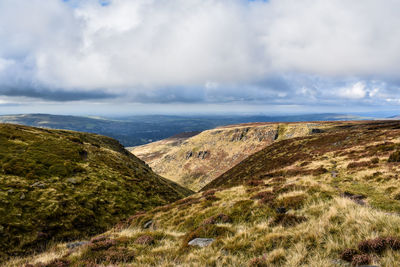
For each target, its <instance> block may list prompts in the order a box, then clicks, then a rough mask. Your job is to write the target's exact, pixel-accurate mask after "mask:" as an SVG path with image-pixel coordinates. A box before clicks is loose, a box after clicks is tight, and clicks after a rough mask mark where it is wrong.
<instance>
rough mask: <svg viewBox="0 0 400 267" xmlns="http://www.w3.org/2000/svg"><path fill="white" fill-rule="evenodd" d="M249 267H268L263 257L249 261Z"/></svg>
mask: <svg viewBox="0 0 400 267" xmlns="http://www.w3.org/2000/svg"><path fill="white" fill-rule="evenodd" d="M249 267H268V264H267V261H266V259H265V257H259V258H254V259H251V260H250V262H249Z"/></svg>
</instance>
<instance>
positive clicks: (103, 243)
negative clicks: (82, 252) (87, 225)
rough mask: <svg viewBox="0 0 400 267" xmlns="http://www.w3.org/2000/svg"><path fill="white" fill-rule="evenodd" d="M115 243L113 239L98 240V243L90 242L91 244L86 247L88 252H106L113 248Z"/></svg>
mask: <svg viewBox="0 0 400 267" xmlns="http://www.w3.org/2000/svg"><path fill="white" fill-rule="evenodd" d="M116 244H117V242H116V241H115V240H113V239H107V240H100V241H95V242H93V241H91V243H90V244H89V245H88V248H89V250H91V251H101V250H107V249H109V248H110V247H112V246H115V245H116Z"/></svg>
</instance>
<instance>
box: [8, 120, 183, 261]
mask: <svg viewBox="0 0 400 267" xmlns="http://www.w3.org/2000/svg"><path fill="white" fill-rule="evenodd" d="M0 166H1V168H0V173H1V174H0V256H1V257H6V256H7V255H15V254H21V253H26V252H29V251H30V250H31V249H40V248H41V247H42V246H43V245H44V244H45V243H46V242H47V241H48V240H53V239H55V240H57V239H75V238H81V237H85V236H88V235H93V234H95V233H99V232H100V231H105V230H106V229H107V228H108V227H109V226H111V225H112V224H114V223H115V222H117V221H119V220H121V219H123V218H125V217H127V216H129V215H130V214H132V213H135V212H136V211H138V210H147V209H149V208H152V207H155V206H157V205H162V204H166V203H168V202H171V201H175V200H177V199H179V198H182V197H184V196H187V195H188V194H190V191H189V190H186V189H184V188H182V187H180V186H178V185H177V184H175V183H173V182H170V181H168V180H166V179H164V178H161V177H160V176H158V175H157V174H155V173H153V172H152V171H151V169H150V168H149V167H148V166H146V165H145V164H144V162H142V161H141V160H139V159H138V158H136V157H135V156H133V155H132V154H131V153H129V152H128V151H126V150H125V149H124V148H123V147H122V146H121V145H120V144H119V143H118V142H117V141H116V140H114V139H111V138H108V137H104V136H100V135H95V134H86V133H79V132H72V131H61V130H45V129H39V128H33V127H26V126H17V125H11V124H0Z"/></svg>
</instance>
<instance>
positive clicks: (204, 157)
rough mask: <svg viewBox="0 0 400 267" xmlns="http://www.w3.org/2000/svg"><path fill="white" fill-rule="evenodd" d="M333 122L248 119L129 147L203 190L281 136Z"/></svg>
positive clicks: (167, 173)
mask: <svg viewBox="0 0 400 267" xmlns="http://www.w3.org/2000/svg"><path fill="white" fill-rule="evenodd" d="M331 126H332V123H328V122H314V123H247V124H237V125H229V126H223V127H219V128H216V129H212V130H207V131H203V132H201V133H200V134H198V135H195V136H193V137H190V138H174V137H172V138H168V139H165V140H161V141H158V142H154V143H150V144H146V145H142V146H138V147H133V148H129V150H130V151H131V152H132V153H133V154H134V155H136V156H137V157H139V158H140V159H142V160H144V161H145V162H146V163H147V164H149V165H150V166H151V168H152V169H153V170H154V171H155V172H156V173H158V174H159V175H161V176H163V177H166V178H168V179H170V180H173V181H175V182H177V183H179V184H181V185H183V186H185V187H187V188H190V189H192V190H194V191H198V190H200V189H201V188H202V187H203V186H205V185H206V184H208V183H209V182H211V181H212V180H213V179H215V178H216V177H218V176H219V175H221V174H223V173H224V172H226V171H227V170H229V169H230V168H232V167H233V166H235V165H236V164H238V163H239V162H241V161H242V160H243V159H245V158H246V157H248V156H249V155H251V154H254V153H255V152H257V151H259V150H260V149H262V148H264V147H266V146H268V145H270V144H272V143H274V142H276V141H279V140H283V139H287V138H293V137H298V136H305V135H309V134H312V133H313V131H314V132H318V131H321V130H322V129H324V128H326V127H331Z"/></svg>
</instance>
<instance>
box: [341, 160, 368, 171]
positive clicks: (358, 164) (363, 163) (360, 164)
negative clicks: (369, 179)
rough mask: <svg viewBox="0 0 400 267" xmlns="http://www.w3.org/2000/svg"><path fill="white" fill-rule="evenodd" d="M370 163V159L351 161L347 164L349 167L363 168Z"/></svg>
mask: <svg viewBox="0 0 400 267" xmlns="http://www.w3.org/2000/svg"><path fill="white" fill-rule="evenodd" d="M370 165H371V162H370V161H360V162H350V163H349V164H348V165H347V169H357V168H363V167H368V166H370Z"/></svg>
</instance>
